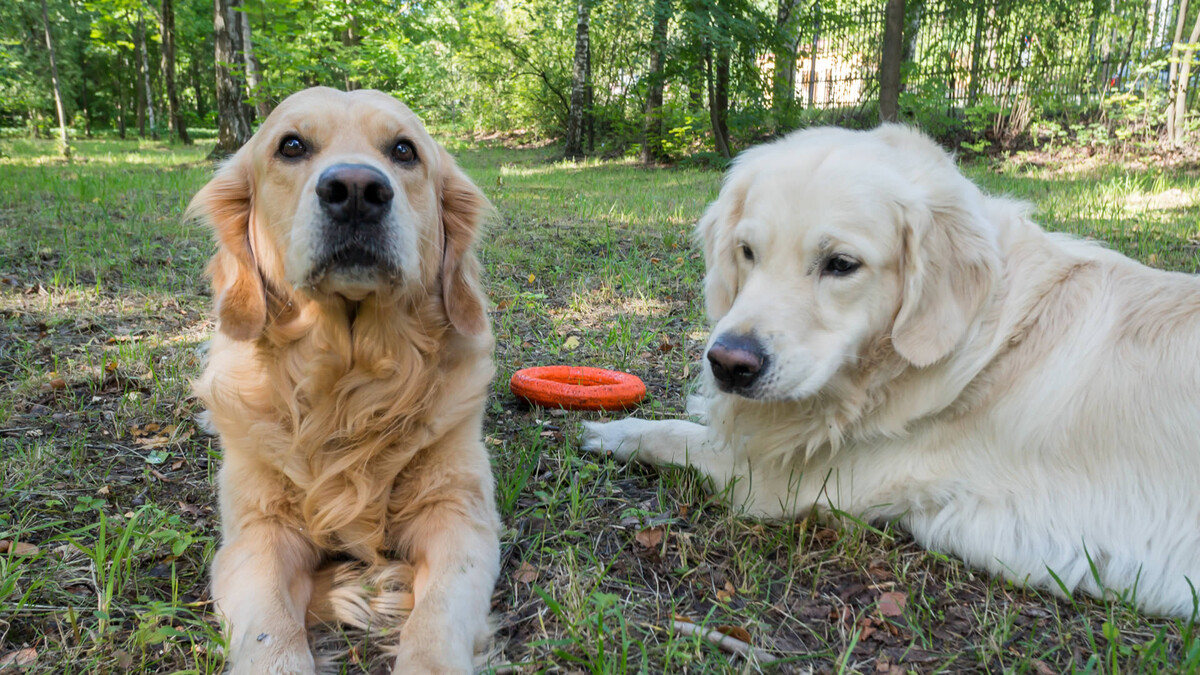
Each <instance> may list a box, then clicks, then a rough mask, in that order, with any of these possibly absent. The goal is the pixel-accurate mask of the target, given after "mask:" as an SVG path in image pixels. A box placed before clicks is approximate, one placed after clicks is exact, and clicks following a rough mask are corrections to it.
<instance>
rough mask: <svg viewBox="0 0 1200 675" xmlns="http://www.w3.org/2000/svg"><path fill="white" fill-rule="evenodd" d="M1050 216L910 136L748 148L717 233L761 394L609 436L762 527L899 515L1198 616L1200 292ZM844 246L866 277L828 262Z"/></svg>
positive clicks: (899, 130) (711, 276)
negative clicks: (991, 191)
mask: <svg viewBox="0 0 1200 675" xmlns="http://www.w3.org/2000/svg"><path fill="white" fill-rule="evenodd" d="M1026 211H1027V208H1026V206H1025V205H1023V204H1020V203H1016V202H1013V201H1010V200H1007V199H998V198H993V197H988V196H985V195H984V194H982V193H981V192H980V191H979V190H978V188H976V187H975V186H974V185H973V184H972V183H970V181H968V180H967V179H965V178H964V177H963V176H962V175H961V174H959V173H958V171H957V170H956V168H955V166H954V163H953V161H952V159H951V158H950V157H949V156H948V155H947V154H946V153H944V152H943V151H942V150H941V149H939V148H938V147H937V146H936V145H935V144H934V143H933V142H931V141H930V140H928V139H927V138H925V137H923V136H922V135H920V134H919V133H918V132H915V131H912V130H909V129H906V128H903V127H899V126H884V127H881V128H879V129H877V130H875V131H872V132H852V131H845V130H839V129H815V130H808V131H801V132H798V133H795V134H792V135H790V136H788V137H786V138H784V139H782V140H780V141H777V142H775V143H771V144H768V145H764V146H760V147H758V148H755V149H752V150H750V151H748V152H746V153H744V154H743V155H742V156H741V157H740V158H739V159H738V161H737V163H736V165H735V166H734V168H733V169H732V170H731V172H730V173H729V175H728V177H727V179H726V181H725V184H724V187H723V189H722V191H721V194H720V196H719V198H718V199H717V201H716V202H714V203H713V204H712V205H711V206H710V208H709V210H708V212H707V213H706V214H705V217H704V218H703V219H702V221H701V223H700V226H699V234H700V237H701V240H702V242H703V244H704V246H705V255H706V262H707V265H708V270H709V272H708V277H707V278H706V294H707V301H708V309H709V314H710V318H711V319H712V320H713V321H714V322H715V325H714V328H713V336H714V339H715V338H716V337H717V336H718V335H721V334H723V333H725V332H748V331H753V332H754V334H755V335H757V336H759V337H760V338H761V339H762V341H763V342H764V344H765V346H766V348H767V351H768V353H769V355H770V365H769V367H768V370H767V371H766V372H765V373H764V375H763V377H762V383H761V384H760V385H758V386H757V387H756V388H755V389H754V390H752V391H750V392H749V396H750V397H747V396H739V395H734V394H727V393H721V392H718V391H716V388H715V387H714V386H712V383H711V382H708V383H707V386H706V387H705V389H706V390H707V391H710V392H712V393H710V394H707V400H705V401H704V404H705V405H706V407H707V417H708V426H701V425H699V424H693V423H691V422H684V421H662V422H648V421H644V420H638V419H632V418H631V419H626V420H622V421H617V422H612V423H609V424H589V425H587V429H586V431H585V439H584V444H585V448H586V449H589V450H592V451H611V452H615V453H616V454H617V456H618V457H620V458H622V459H630V458H633V457H634V456H635V455H636V458H637V459H639V460H641V461H646V462H649V463H652V464H660V465H661V464H687V465H690V466H693V467H695V468H696V469H698V470H699V471H701V472H702V473H704V474H706V475H708V476H710V477H712V478H713V479H714V480H713V482H714V487H715V488H716V489H717V490H723V489H725V488H726V487H728V488H729V492H728V494H729V495H730V497H731V499H732V500H733V501H734V502H735V504H736V505H739V506H741V507H744V508H745V510H746V511H747V512H748V513H749V514H750V515H753V516H757V517H763V518H792V517H797V516H800V515H802V514H805V513H807V512H808V511H809V510H810V509H813V508H817V509H819V510H822V511H825V510H827V509H839V510H842V511H845V512H848V513H851V514H855V515H858V516H863V517H866V518H868V519H871V520H874V521H885V520H895V521H897V522H898V523H899V524H900V525H902V526H903V527H904V528H906V529H908V530H909V531H910V532H912V534H913V536H914V537H915V538H916V539H917V541H918V542H920V543H921V544H922V545H924V546H926V547H929V548H931V549H935V550H939V551H944V552H947V553H951V554H954V555H956V556H959V557H961V558H962V559H963V560H965V561H966V562H967V563H969V564H970V565H972V566H975V567H979V568H983V569H985V570H987V571H989V572H991V573H995V574H1001V575H1004V576H1006V577H1008V578H1010V579H1013V580H1015V581H1018V582H1023V583H1028V584H1032V585H1035V586H1038V587H1041V588H1048V589H1051V590H1057V588H1058V583H1057V582H1056V581H1055V580H1054V579H1053V578H1052V575H1051V572H1053V574H1054V575H1057V576H1058V577H1059V579H1061V580H1062V583H1063V584H1064V585H1065V587H1066V588H1067V589H1068V590H1072V591H1074V590H1082V591H1084V592H1086V593H1088V594H1091V595H1096V596H1100V595H1104V594H1106V593H1121V594H1125V597H1127V598H1129V599H1131V600H1132V601H1133V602H1134V603H1135V604H1136V605H1137V606H1139V607H1141V608H1143V609H1144V610H1145V611H1147V612H1151V613H1155V614H1165V615H1175V616H1189V615H1191V614H1192V613H1193V611H1194V608H1195V606H1196V604H1195V596H1194V593H1193V591H1192V585H1200V404H1198V403H1200V359H1198V358H1197V356H1198V355H1200V281H1198V280H1197V279H1196V278H1195V277H1192V276H1189V275H1184V274H1177V273H1168V272H1162V271H1156V270H1152V269H1149V268H1147V267H1144V266H1142V265H1140V264H1138V263H1137V262H1134V261H1132V260H1130V259H1128V258H1126V257H1124V256H1121V255H1119V254H1117V253H1114V252H1111V251H1109V250H1106V249H1104V248H1102V247H1100V246H1097V245H1095V244H1092V243H1088V242H1085V241H1081V240H1077V239H1074V238H1071V237H1067V236H1063V235H1056V234H1048V233H1046V232H1045V231H1043V230H1042V229H1041V228H1040V227H1038V226H1037V225H1036V224H1035V223H1033V222H1032V221H1030V220H1029V219H1028V218H1027V217H1026ZM742 244H746V245H749V246H751V247H752V249H753V251H754V253H755V256H754V257H755V259H754V261H752V262H750V261H747V260H746V259H745V256H744V254H743V253H742V252H741V249H740V248H739V246H740V245H742ZM830 251H833V252H837V253H846V254H849V255H851V256H853V257H855V258H856V259H858V260H860V261H861V262H862V263H863V267H862V268H861V269H859V270H858V271H857V272H856V273H854V274H852V275H849V276H846V277H834V276H825V275H822V274H821V273H820V269H819V268H820V265H819V263H820V260H821V259H822V258H821V256H823V255H828V254H829V252H830ZM706 375H708V373H707V371H706ZM709 379H710V380H711V377H709ZM1093 568H1094V570H1095V573H1094V574H1093V571H1092V570H1093ZM1189 580H1190V581H1189Z"/></svg>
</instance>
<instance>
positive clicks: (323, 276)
mask: <svg viewBox="0 0 1200 675" xmlns="http://www.w3.org/2000/svg"><path fill="white" fill-rule="evenodd" d="M399 282H400V272H399V270H397V269H395V268H394V267H392V266H390V265H388V264H386V263H384V262H383V261H381V260H379V259H378V258H377V257H376V256H374V255H373V254H371V253H369V252H366V251H349V252H342V253H340V254H339V255H337V256H330V257H328V258H327V259H325V260H324V261H322V262H321V263H320V264H318V265H316V266H314V271H313V273H311V274H309V275H308V278H307V283H305V284H304V287H305V290H306V291H307V292H309V293H310V294H312V295H314V296H317V297H336V296H340V297H342V298H345V299H346V300H350V301H352V302H358V301H360V300H363V299H364V298H366V297H367V296H369V295H371V294H373V293H378V294H387V293H390V292H392V290H393V289H395V287H396V286H397V284H398V283H399Z"/></svg>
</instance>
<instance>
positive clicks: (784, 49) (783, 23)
mask: <svg viewBox="0 0 1200 675" xmlns="http://www.w3.org/2000/svg"><path fill="white" fill-rule="evenodd" d="M798 2H799V0H777V2H776V5H775V30H776V32H777V35H776V39H777V40H778V44H777V45H776V48H775V72H774V75H773V77H772V80H771V82H772V87H771V89H772V91H771V102H772V103H773V104H774V106H773V107H774V108H775V113H776V114H777V115H779V114H784V113H786V112H787V111H788V110H789V109H790V108H791V107H792V101H793V100H794V99H795V98H796V38H795V32H796V17H795V16H794V12H795V10H796V4H797V3H798Z"/></svg>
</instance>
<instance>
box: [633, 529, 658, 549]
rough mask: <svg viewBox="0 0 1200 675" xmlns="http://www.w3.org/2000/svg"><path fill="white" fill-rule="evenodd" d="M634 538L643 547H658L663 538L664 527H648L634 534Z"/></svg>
mask: <svg viewBox="0 0 1200 675" xmlns="http://www.w3.org/2000/svg"><path fill="white" fill-rule="evenodd" d="M633 539H634V541H636V542H637V543H638V544H639V545H641V547H642V548H658V545H659V544H661V543H662V540H663V528H661V527H648V528H646V529H644V530H642V531H641V532H638V533H637V534H636V535H634V537H633Z"/></svg>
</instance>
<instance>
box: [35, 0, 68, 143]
mask: <svg viewBox="0 0 1200 675" xmlns="http://www.w3.org/2000/svg"><path fill="white" fill-rule="evenodd" d="M42 30H44V31H45V33H46V51H48V52H50V84H51V86H52V87H54V107H55V109H56V110H57V111H58V142H59V145H60V146H61V147H60V148H59V150H60V151H61V152H62V156H63V157H66V158H68V159H69V158H70V157H71V143H70V141H69V140H68V139H67V112H66V110H65V109H63V101H62V89H61V88H60V87H59V86H58V59H57V58H56V57H55V55H54V38H53V37H51V36H50V13H49V12H48V11H47V10H46V0H42Z"/></svg>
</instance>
